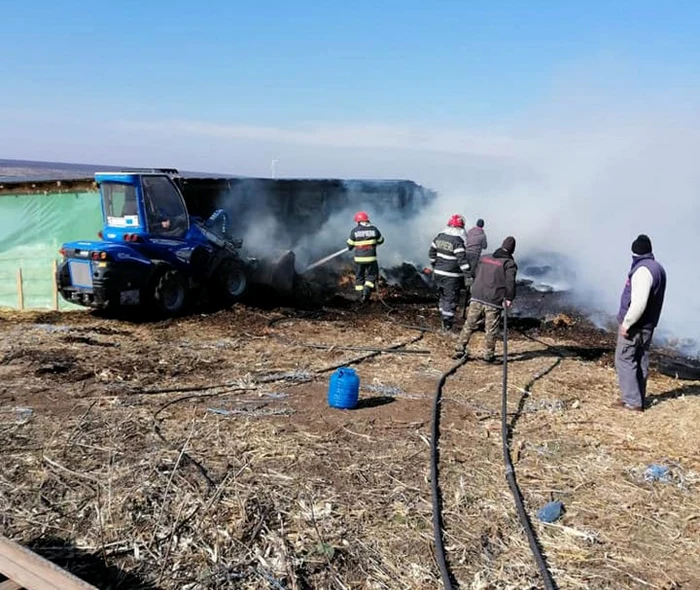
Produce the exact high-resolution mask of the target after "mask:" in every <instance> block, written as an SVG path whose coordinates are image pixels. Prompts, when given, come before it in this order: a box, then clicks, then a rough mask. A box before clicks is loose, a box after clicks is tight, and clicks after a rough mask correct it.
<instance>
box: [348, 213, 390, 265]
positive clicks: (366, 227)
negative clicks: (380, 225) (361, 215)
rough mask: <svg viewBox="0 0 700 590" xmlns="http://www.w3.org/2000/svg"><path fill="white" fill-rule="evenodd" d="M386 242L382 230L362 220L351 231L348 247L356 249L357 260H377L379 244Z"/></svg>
mask: <svg viewBox="0 0 700 590" xmlns="http://www.w3.org/2000/svg"><path fill="white" fill-rule="evenodd" d="M383 243H384V237H383V236H382V234H381V232H380V231H379V230H378V229H377V228H376V227H374V226H373V225H372V224H371V223H367V222H361V223H359V224H358V225H357V226H356V227H354V228H353V229H352V231H351V232H350V237H349V238H348V240H347V244H348V248H350V249H351V250H353V249H354V250H355V262H357V263H363V262H375V261H376V260H377V246H379V244H383Z"/></svg>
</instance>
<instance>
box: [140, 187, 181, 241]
mask: <svg viewBox="0 0 700 590" xmlns="http://www.w3.org/2000/svg"><path fill="white" fill-rule="evenodd" d="M142 183H143V192H144V204H145V207H146V217H147V221H148V232H149V233H150V234H153V235H156V236H164V237H173V238H179V237H182V236H184V235H185V234H186V233H187V230H188V228H189V220H188V217H187V209H186V208H185V203H184V201H183V199H182V196H180V192H179V191H178V190H177V188H175V185H174V184H173V182H172V181H171V180H170V179H169V178H168V177H167V176H144V177H143V178H142Z"/></svg>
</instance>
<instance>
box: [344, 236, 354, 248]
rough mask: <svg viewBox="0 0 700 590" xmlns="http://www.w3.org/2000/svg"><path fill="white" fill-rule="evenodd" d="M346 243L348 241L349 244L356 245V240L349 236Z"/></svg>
mask: <svg viewBox="0 0 700 590" xmlns="http://www.w3.org/2000/svg"><path fill="white" fill-rule="evenodd" d="M346 243H347V245H348V246H354V245H355V240H351V239H350V238H348V239H347V242H346Z"/></svg>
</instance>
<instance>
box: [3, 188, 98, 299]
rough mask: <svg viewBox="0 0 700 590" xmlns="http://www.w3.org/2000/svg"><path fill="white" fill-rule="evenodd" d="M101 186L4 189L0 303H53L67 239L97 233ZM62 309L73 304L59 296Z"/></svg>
mask: <svg viewBox="0 0 700 590" xmlns="http://www.w3.org/2000/svg"><path fill="white" fill-rule="evenodd" d="M101 228H102V216H101V213H100V199H99V193H97V192H93V191H91V192H75V193H59V192H56V193H50V194H4V195H0V307H12V308H18V307H19V305H20V302H19V298H18V290H19V284H18V283H19V281H18V270H19V269H21V275H22V290H23V293H24V296H23V305H24V307H25V308H27V309H34V308H36V309H42V308H49V309H50V308H53V306H54V287H53V283H54V277H53V265H54V261H55V260H60V258H61V256H60V255H59V253H58V249H59V248H60V247H61V244H62V243H63V242H69V241H71V240H91V239H97V232H98V231H100V229H101ZM58 304H59V307H60V309H67V308H70V307H75V306H72V305H70V304H68V303H66V302H65V301H63V300H62V299H61V298H60V297H59V302H58Z"/></svg>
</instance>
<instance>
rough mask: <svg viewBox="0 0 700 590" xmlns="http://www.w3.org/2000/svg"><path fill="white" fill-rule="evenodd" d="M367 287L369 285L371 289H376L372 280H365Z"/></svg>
mask: <svg viewBox="0 0 700 590" xmlns="http://www.w3.org/2000/svg"><path fill="white" fill-rule="evenodd" d="M365 287H369V288H370V289H374V283H373V282H372V281H365Z"/></svg>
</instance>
